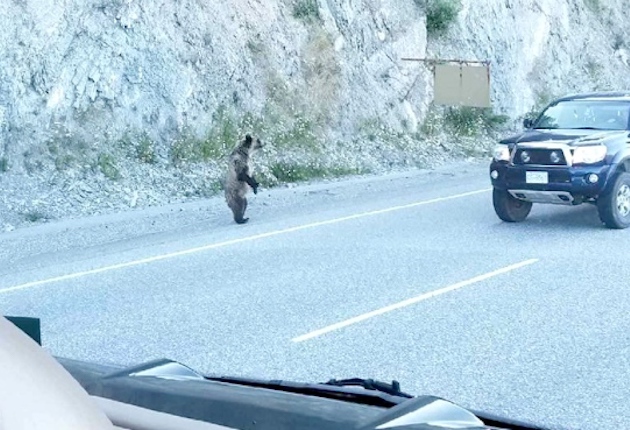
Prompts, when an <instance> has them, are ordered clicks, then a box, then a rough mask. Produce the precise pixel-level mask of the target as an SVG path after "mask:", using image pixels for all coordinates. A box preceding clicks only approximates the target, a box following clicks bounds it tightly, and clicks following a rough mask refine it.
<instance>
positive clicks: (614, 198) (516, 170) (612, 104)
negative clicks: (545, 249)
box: [490, 92, 630, 229]
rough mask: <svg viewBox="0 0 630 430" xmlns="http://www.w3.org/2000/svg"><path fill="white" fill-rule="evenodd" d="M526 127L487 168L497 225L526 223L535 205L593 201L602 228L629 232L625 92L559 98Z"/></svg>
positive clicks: (628, 102) (629, 132) (629, 139)
mask: <svg viewBox="0 0 630 430" xmlns="http://www.w3.org/2000/svg"><path fill="white" fill-rule="evenodd" d="M523 125H524V126H525V130H524V131H523V132H522V133H520V134H517V135H514V136H510V137H508V138H506V139H503V140H501V141H500V142H499V144H498V145H497V147H496V148H495V150H494V154H493V159H492V162H491V164H490V178H491V182H492V186H493V194H492V200H493V204H494V209H495V212H496V214H497V216H498V217H499V218H500V219H502V220H503V221H507V222H520V221H523V220H525V219H526V218H527V216H528V215H529V213H530V211H531V208H532V204H533V203H543V204H561V205H579V204H581V203H591V204H594V205H596V206H597V211H598V213H599V218H600V220H601V221H602V222H603V223H604V224H605V225H606V227H608V228H615V229H624V228H627V227H629V226H630V92H598V93H586V94H576V95H571V96H566V97H562V98H559V99H556V100H554V101H553V102H552V103H550V104H549V105H548V106H546V107H545V108H544V109H543V110H542V112H541V113H540V114H539V115H538V117H536V118H533V119H532V118H526V119H525V120H524V122H523Z"/></svg>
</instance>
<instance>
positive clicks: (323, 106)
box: [0, 0, 630, 229]
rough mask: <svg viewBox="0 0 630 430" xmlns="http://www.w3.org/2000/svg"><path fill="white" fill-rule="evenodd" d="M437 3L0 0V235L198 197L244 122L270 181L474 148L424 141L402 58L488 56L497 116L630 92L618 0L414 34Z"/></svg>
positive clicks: (414, 75)
mask: <svg viewBox="0 0 630 430" xmlns="http://www.w3.org/2000/svg"><path fill="white" fill-rule="evenodd" d="M448 1H450V0H232V1H229V2H218V1H202V0H178V1H172V0H6V1H5V4H3V7H2V8H0V22H1V23H2V26H1V27H0V52H2V54H3V55H2V56H0V70H1V71H2V72H1V73H0V227H2V226H3V225H8V226H9V227H5V228H8V229H10V228H12V227H11V226H13V225H16V224H19V221H20V220H22V221H23V220H24V219H27V220H34V219H42V218H43V219H46V218H50V217H61V216H64V215H69V214H86V213H95V212H99V211H107V210H120V209H123V208H128V207H140V206H143V205H153V204H160V203H163V202H168V201H172V200H181V199H187V198H190V197H195V196H207V195H210V194H212V192H213V191H216V190H217V189H218V188H220V182H219V180H220V177H221V176H222V165H221V164H220V163H221V156H222V155H224V154H225V152H226V151H227V149H229V148H228V146H231V145H232V144H233V143H234V142H233V140H234V139H235V138H236V137H237V136H238V135H239V134H240V133H241V132H242V131H244V130H247V131H249V130H253V131H254V132H256V133H257V134H259V135H261V137H262V138H263V139H264V140H266V141H267V143H270V145H269V146H268V150H267V152H266V155H264V157H263V159H261V175H263V176H266V177H268V178H271V179H273V180H280V179H281V176H282V175H284V177H285V178H289V179H296V178H297V179H299V178H301V177H303V176H306V177H308V175H310V174H313V173H318V172H319V173H321V172H323V171H333V172H342V173H343V172H354V171H365V170H371V171H378V170H379V169H389V168H393V167H409V166H417V165H426V164H427V163H429V162H431V161H434V160H436V159H447V158H448V157H451V156H452V155H453V154H455V155H462V154H463V155H470V154H471V153H472V154H473V155H474V154H475V151H477V152H476V153H477V154H479V153H483V151H484V148H485V147H484V146H483V145H479V143H478V142H479V140H474V139H473V140H472V141H471V142H474V145H478V146H479V148H476V149H475V148H472V149H471V148H470V147H469V146H466V145H468V144H467V143H462V142H464V140H463V139H459V138H458V139H453V138H450V139H448V140H447V141H442V143H439V142H438V143H436V142H435V141H434V140H432V139H430V138H427V136H426V131H427V127H426V122H425V119H426V118H428V116H427V113H430V112H431V111H430V107H431V100H432V74H431V69H430V68H429V67H428V66H427V65H426V64H424V63H422V62H413V61H404V60H403V58H405V57H416V58H434V59H462V60H488V61H490V64H491V77H492V93H491V98H492V102H493V106H494V108H495V111H496V112H498V113H502V114H508V115H509V116H511V117H512V118H517V117H519V116H521V115H523V114H525V113H526V112H527V111H529V110H530V109H532V108H533V107H534V106H540V105H541V104H543V103H544V102H546V101H548V100H549V99H550V98H552V97H554V96H558V95H561V94H564V93H567V92H576V91H587V90H594V89H619V88H624V89H625V88H629V87H630V85H629V84H630V73H628V72H629V71H630V68H629V65H628V51H627V43H628V41H630V34H629V33H628V29H630V27H628V26H627V25H625V15H624V13H623V11H625V10H626V9H627V6H630V4H629V3H628V0H607V1H604V0H487V1H483V2H480V1H477V0H453V1H458V2H459V3H460V5H461V8H460V9H459V13H458V14H457V15H456V16H455V19H454V21H453V22H451V23H450V26H449V28H448V30H447V31H446V32H445V33H443V34H433V33H429V34H427V20H428V19H432V18H430V17H429V18H427V11H429V10H430V7H431V5H435V4H438V3H443V2H448ZM429 15H430V14H429ZM429 27H430V26H429ZM432 129H433V130H434V132H435V130H437V132H438V134H439V133H440V132H441V130H442V125H441V123H437V126H435V125H433V126H432ZM208 136H211V137H208ZM444 142H446V144H444ZM458 146H459V147H461V148H463V149H462V150H461V151H460V150H458V149H457V148H458ZM461 148H460V149H461ZM191 154H193V155H194V156H192V157H191ZM182 160H184V161H190V162H188V163H184V164H183V165H182V164H181V163H178V162H179V161H182ZM331 166H332V167H331ZM300 169H301V170H300ZM304 169H306V170H304ZM271 182H273V181H271Z"/></svg>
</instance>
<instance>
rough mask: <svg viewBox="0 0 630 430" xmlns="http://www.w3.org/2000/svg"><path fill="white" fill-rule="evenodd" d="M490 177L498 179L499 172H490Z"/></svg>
mask: <svg viewBox="0 0 630 430" xmlns="http://www.w3.org/2000/svg"><path fill="white" fill-rule="evenodd" d="M490 177H491V178H492V179H497V178H498V177H499V172H497V171H496V170H493V171H492V172H490Z"/></svg>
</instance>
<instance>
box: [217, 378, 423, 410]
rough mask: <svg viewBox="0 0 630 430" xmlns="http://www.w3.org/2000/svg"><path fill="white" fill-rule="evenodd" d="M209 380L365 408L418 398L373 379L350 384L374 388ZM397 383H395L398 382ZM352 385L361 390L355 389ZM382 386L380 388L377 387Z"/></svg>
mask: <svg viewBox="0 0 630 430" xmlns="http://www.w3.org/2000/svg"><path fill="white" fill-rule="evenodd" d="M204 378H205V379H207V380H209V381H216V382H225V383H229V384H237V385H244V386H247V387H257V388H265V389H269V390H276V391H284V392H288V393H295V394H303V395H307V396H317V397H324V398H328V399H334V400H340V401H345V402H352V403H359V404H362V405H370V406H378V407H384V408H391V407H393V406H396V405H398V404H400V403H402V402H404V401H407V400H409V399H410V398H413V397H414V396H412V395H410V394H406V393H403V392H401V391H400V385H398V383H395V384H392V385H389V384H387V383H382V382H380V383H379V382H378V381H373V380H370V379H365V380H362V379H358V378H357V379H352V380H346V381H373V382H372V383H371V384H369V383H365V384H364V385H367V386H369V387H372V388H367V387H364V386H363V385H359V384H360V383H358V382H357V383H356V384H340V383H339V382H340V381H336V380H334V379H332V380H331V381H335V383H330V382H331V381H329V383H301V382H293V381H283V380H262V379H254V378H241V377H235V376H204ZM394 382H395V381H394ZM350 385H353V386H356V387H359V388H352V387H351V386H350ZM376 387H378V388H376Z"/></svg>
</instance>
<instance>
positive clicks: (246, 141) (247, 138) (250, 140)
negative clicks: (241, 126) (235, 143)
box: [245, 134, 252, 145]
mask: <svg viewBox="0 0 630 430" xmlns="http://www.w3.org/2000/svg"><path fill="white" fill-rule="evenodd" d="M245 143H247V144H248V145H251V143H252V136H251V135H249V134H246V135H245Z"/></svg>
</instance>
